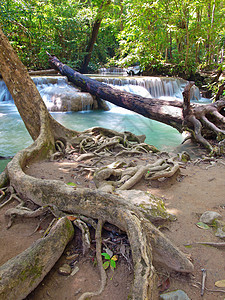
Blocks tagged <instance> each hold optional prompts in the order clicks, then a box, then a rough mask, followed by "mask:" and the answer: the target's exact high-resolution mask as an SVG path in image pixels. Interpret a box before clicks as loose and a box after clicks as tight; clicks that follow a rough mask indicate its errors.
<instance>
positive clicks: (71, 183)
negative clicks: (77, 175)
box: [67, 182, 77, 187]
mask: <svg viewBox="0 0 225 300" xmlns="http://www.w3.org/2000/svg"><path fill="white" fill-rule="evenodd" d="M67 185H69V186H74V187H75V186H77V185H76V183H74V182H67Z"/></svg>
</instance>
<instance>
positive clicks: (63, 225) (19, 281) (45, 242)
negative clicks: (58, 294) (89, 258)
mask: <svg viewBox="0 0 225 300" xmlns="http://www.w3.org/2000/svg"><path fill="white" fill-rule="evenodd" d="M73 234H74V228H73V226H72V224H71V222H70V221H69V220H68V219H67V218H65V217H64V218H61V219H60V220H59V221H58V222H57V223H56V225H55V226H54V227H53V228H52V230H51V231H50V233H49V234H48V235H47V236H46V237H44V238H40V239H39V240H37V241H36V242H34V243H33V244H32V245H31V246H30V247H29V248H27V249H26V250H25V251H24V252H22V253H20V254H19V255H17V256H16V257H14V258H12V259H10V260H9V261H7V262H6V263H5V264H4V265H2V266H1V267H0V299H7V300H15V299H17V300H22V299H24V298H25V297H26V296H28V295H29V293H30V292H31V291H33V290H34V289H35V288H36V287H37V286H38V284H39V283H40V282H41V281H42V279H43V278H44V277H45V276H46V274H47V273H48V272H49V271H50V270H51V268H52V267H53V266H54V264H55V263H56V262H57V260H58V259H59V258H60V256H61V255H62V253H63V251H64V249H65V247H66V245H67V244H68V243H69V241H70V240H71V239H72V237H73Z"/></svg>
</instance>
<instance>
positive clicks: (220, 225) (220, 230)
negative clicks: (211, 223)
mask: <svg viewBox="0 0 225 300" xmlns="http://www.w3.org/2000/svg"><path fill="white" fill-rule="evenodd" d="M216 226H217V231H216V233H215V236H217V237H219V238H221V239H224V238H225V222H222V221H217V222H216Z"/></svg>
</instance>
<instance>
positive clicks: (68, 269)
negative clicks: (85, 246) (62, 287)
mask: <svg viewBox="0 0 225 300" xmlns="http://www.w3.org/2000/svg"><path fill="white" fill-rule="evenodd" d="M71 271H72V270H71V267H70V265H68V264H64V265H62V266H61V267H60V268H59V271H58V272H59V274H60V275H64V276H68V275H70V273H71Z"/></svg>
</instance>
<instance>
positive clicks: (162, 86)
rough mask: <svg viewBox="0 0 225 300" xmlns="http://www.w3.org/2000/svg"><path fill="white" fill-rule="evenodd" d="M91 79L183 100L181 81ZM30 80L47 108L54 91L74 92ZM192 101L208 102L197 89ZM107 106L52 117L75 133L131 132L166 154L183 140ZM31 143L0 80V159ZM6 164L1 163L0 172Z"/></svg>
mask: <svg viewBox="0 0 225 300" xmlns="http://www.w3.org/2000/svg"><path fill="white" fill-rule="evenodd" d="M93 78H95V79H97V80H100V81H102V82H105V83H108V84H112V85H114V86H117V87H118V88H121V89H123V90H126V91H129V92H132V93H135V94H139V95H141V96H144V97H156V98H164V99H165V98H166V99H171V98H174V97H175V98H178V99H180V100H182V90H183V88H184V86H185V84H186V82H185V81H184V80H183V79H179V78H168V77H118V76H115V77H113V76H94V77H93ZM33 80H34V82H35V84H36V86H37V88H38V90H39V92H40V94H41V96H42V98H43V100H44V101H45V103H46V105H47V107H48V106H49V105H51V98H52V97H54V92H55V91H57V90H59V89H61V90H62V91H63V89H65V90H66V91H68V90H69V91H70V92H71V93H73V92H75V90H76V89H75V88H74V87H73V86H72V85H70V84H68V82H67V79H66V78H65V77H61V76H58V77H56V76H45V77H34V78H33ZM192 99H193V101H197V99H198V101H199V102H206V103H207V102H209V99H204V98H201V96H200V93H199V90H198V89H196V90H194V91H193V95H192ZM108 105H109V107H110V110H109V111H103V110H94V111H92V110H89V109H88V107H85V108H84V110H83V111H80V112H69V111H68V112H51V115H52V116H53V117H54V118H55V119H56V120H57V121H58V122H60V123H61V124H63V125H64V126H66V127H68V128H71V129H75V130H78V131H83V130H85V129H88V128H90V127H94V126H101V127H106V128H110V129H113V130H117V131H131V132H133V133H135V134H137V135H141V134H145V135H146V142H147V143H149V144H152V145H154V146H156V147H157V148H159V149H160V150H165V151H176V149H177V147H179V145H180V144H181V142H182V141H183V139H184V136H183V135H182V134H180V133H179V132H178V131H177V130H176V129H174V128H172V127H170V126H167V125H165V124H162V123H160V122H157V121H154V120H150V119H148V118H145V117H143V116H141V115H138V114H137V113H134V112H131V111H129V110H126V109H124V108H120V107H118V106H115V105H113V104H110V103H108ZM31 143H32V140H31V138H30V136H29V134H28V132H27V130H26V128H25V125H24V123H23V121H22V120H21V118H20V115H19V113H18V111H17V108H16V106H15V105H14V102H13V99H12V97H11V95H10V94H9V92H8V90H7V88H6V86H5V84H4V82H3V81H1V80H0V156H3V157H8V156H13V155H15V154H16V153H17V152H18V151H19V150H21V149H23V148H25V147H27V146H29V145H30V144H31ZM8 161H9V160H2V159H0V172H2V170H3V169H4V167H5V166H6V164H7V162H8Z"/></svg>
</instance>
